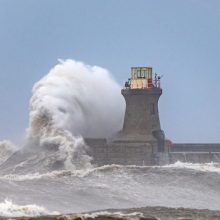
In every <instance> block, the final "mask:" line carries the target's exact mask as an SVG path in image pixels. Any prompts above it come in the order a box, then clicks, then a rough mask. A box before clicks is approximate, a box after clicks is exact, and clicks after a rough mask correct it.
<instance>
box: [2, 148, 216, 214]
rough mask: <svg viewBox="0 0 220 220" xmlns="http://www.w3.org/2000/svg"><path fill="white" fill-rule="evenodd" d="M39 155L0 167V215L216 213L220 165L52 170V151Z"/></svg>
mask: <svg viewBox="0 0 220 220" xmlns="http://www.w3.org/2000/svg"><path fill="white" fill-rule="evenodd" d="M42 152H43V149H41V151H40V152H39V155H38V154H37V152H35V153H34V155H32V157H31V153H30V152H28V153H27V152H20V151H19V152H17V153H15V154H14V155H13V156H12V157H10V158H9V160H7V161H6V162H5V163H3V164H2V165H1V169H0V186H1V187H0V201H1V202H0V216H22V215H25V216H36V215H44V214H58V213H76V212H87V211H95V210H105V209H110V208H115V209H122V208H134V207H144V206H164V207H185V208H197V209H211V210H220V208H219V207H220V164H215V163H208V164H191V163H182V162H177V163H175V164H170V165H166V166H161V167H160V166H154V167H146V166H120V165H106V166H102V167H89V168H84V169H75V170H68V169H64V166H63V167H59V169H52V167H53V166H51V163H52V161H53V163H54V161H55V160H54V158H53V156H52V155H53V154H52V152H53V153H57V152H55V151H54V150H52V149H50V150H48V149H47V150H45V151H44V153H43V155H44V157H43V156H42ZM48 158H52V161H48ZM15 161H16V165H15ZM45 161H46V162H47V163H46V162H45ZM55 163H56V162H55ZM45 164H46V165H45ZM48 164H49V167H44V166H48ZM54 167H56V166H54Z"/></svg>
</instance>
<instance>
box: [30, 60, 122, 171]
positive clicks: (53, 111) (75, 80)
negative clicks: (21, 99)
mask: <svg viewBox="0 0 220 220" xmlns="http://www.w3.org/2000/svg"><path fill="white" fill-rule="evenodd" d="M32 92H33V95H32V98H31V100H30V125H29V129H28V140H29V144H28V145H34V147H36V146H40V147H42V146H47V145H50V146H52V145H54V146H58V149H59V155H58V156H59V157H60V158H61V159H65V168H67V169H75V168H79V167H80V168H83V167H88V165H89V164H90V159H91V158H90V157H89V156H87V155H86V145H85V143H84V141H83V138H81V137H93V138H100V137H109V136H111V135H112V134H113V133H115V132H117V131H118V130H119V129H120V128H121V126H122V122H123V113H124V101H123V99H122V97H121V95H120V86H119V85H118V84H117V83H116V82H115V81H114V80H113V79H112V78H111V76H110V74H109V72H108V71H107V70H105V69H103V68H101V67H98V66H89V65H85V64H84V63H82V62H77V61H74V60H66V61H61V63H60V64H58V65H56V66H55V67H54V68H53V69H52V70H51V71H50V72H49V73H48V74H47V75H46V76H45V77H43V78H42V79H41V80H40V81H39V82H37V83H36V84H35V85H34V87H33V91H32ZM60 158H59V160H61V159H60Z"/></svg>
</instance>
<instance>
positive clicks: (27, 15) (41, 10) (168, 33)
mask: <svg viewBox="0 0 220 220" xmlns="http://www.w3.org/2000/svg"><path fill="white" fill-rule="evenodd" d="M219 40H220V1H218V0H210V1H206V0H184V1H178V0H166V1H164V0H151V1H148V0H133V1H131V0H108V1H107V0H106V1H104V0H88V1H84V0H76V1H74V0H72V1H70V0H59V1H58V0H35V1H33V0H17V1H15V0H14V1H13V0H0V65H1V68H0V83H1V86H0V102H1V108H0V139H12V140H14V141H20V140H21V139H22V136H23V135H24V131H25V128H26V127H27V126H28V105H29V98H30V96H31V88H32V86H33V84H34V83H35V82H36V81H37V80H39V79H40V78H41V77H42V76H43V75H45V74H46V73H47V72H48V71H49V69H50V68H51V67H53V66H54V65H55V64H56V63H57V59H58V58H62V59H66V58H72V59H75V60H81V61H84V62H85V63H87V64H91V65H99V66H102V67H104V68H107V69H109V70H110V71H111V73H112V74H113V76H114V77H115V79H116V80H117V81H118V82H119V83H120V84H122V83H123V81H124V80H126V79H127V78H128V76H129V68H130V67H131V66H153V68H154V70H155V71H156V72H157V73H159V74H162V75H164V77H163V79H162V86H163V93H164V94H163V96H162V97H161V99H160V116H161V124H162V128H163V129H164V130H165V132H166V136H167V138H169V139H171V140H173V141H174V142H220V119H219V118H220V117H219V112H220V74H219V61H220V60H219V57H220V56H219V55H220V43H219V42H220V41H219Z"/></svg>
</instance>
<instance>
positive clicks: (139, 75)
mask: <svg viewBox="0 0 220 220" xmlns="http://www.w3.org/2000/svg"><path fill="white" fill-rule="evenodd" d="M137 77H138V78H141V70H137Z"/></svg>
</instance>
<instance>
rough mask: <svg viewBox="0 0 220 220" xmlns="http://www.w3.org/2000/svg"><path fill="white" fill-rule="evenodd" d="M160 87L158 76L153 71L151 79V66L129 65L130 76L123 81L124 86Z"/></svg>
mask: <svg viewBox="0 0 220 220" xmlns="http://www.w3.org/2000/svg"><path fill="white" fill-rule="evenodd" d="M153 87H160V77H159V76H157V74H156V73H155V76H154V79H153V69H152V67H131V78H129V79H128V81H127V82H126V83H125V88H129V89H148V88H153Z"/></svg>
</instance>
